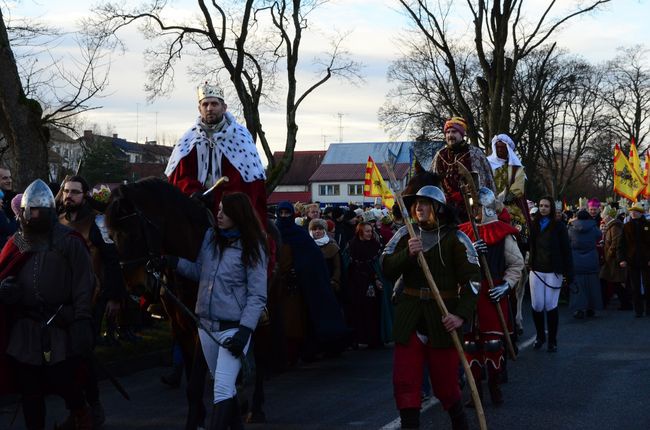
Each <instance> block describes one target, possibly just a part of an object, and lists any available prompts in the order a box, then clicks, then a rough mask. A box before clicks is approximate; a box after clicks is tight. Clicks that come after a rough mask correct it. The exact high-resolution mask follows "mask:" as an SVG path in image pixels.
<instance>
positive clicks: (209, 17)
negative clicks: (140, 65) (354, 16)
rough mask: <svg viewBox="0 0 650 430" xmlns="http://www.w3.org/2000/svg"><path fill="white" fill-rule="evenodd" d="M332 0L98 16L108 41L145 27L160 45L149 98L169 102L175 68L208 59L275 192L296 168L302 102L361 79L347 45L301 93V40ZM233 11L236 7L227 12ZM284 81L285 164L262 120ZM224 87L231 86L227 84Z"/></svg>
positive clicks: (110, 6) (274, 0) (160, 0)
mask: <svg viewBox="0 0 650 430" xmlns="http://www.w3.org/2000/svg"><path fill="white" fill-rule="evenodd" d="M323 3H326V0H246V1H239V2H237V1H233V2H219V3H217V2H214V1H213V2H205V1H204V0H197V2H196V4H197V8H198V10H197V12H198V15H199V19H197V20H195V21H191V22H183V21H180V20H174V19H173V18H170V17H169V16H168V15H165V13H164V12H165V11H166V8H167V1H165V0H154V1H153V2H152V3H151V4H150V5H149V6H148V7H138V8H134V9H130V10H129V9H126V8H124V7H122V6H120V5H117V4H114V3H104V4H103V5H101V6H100V7H99V8H98V9H97V20H96V23H97V24H98V25H101V26H103V28H104V31H105V33H106V34H113V35H116V36H117V34H118V31H119V30H120V29H122V28H123V27H125V26H130V25H132V24H133V23H135V22H140V23H141V24H142V27H141V28H142V29H143V30H144V32H145V34H146V35H147V36H148V37H151V38H157V39H159V40H161V45H159V46H158V47H157V48H153V49H152V50H151V51H150V52H149V57H148V58H149V59H151V60H155V61H154V62H152V63H151V64H152V65H151V67H150V68H149V70H148V74H149V80H148V83H147V85H146V89H147V90H148V91H149V94H150V96H151V97H157V96H159V95H163V94H166V93H167V92H168V91H169V90H170V89H171V88H172V87H173V80H174V67H175V66H176V65H177V62H178V60H179V59H180V57H181V55H183V54H196V53H200V54H201V55H202V57H201V58H199V59H198V61H201V62H202V64H207V65H208V66H212V67H213V69H212V71H213V75H215V76H217V77H219V76H222V74H223V75H225V77H227V78H228V80H230V82H231V83H232V86H233V88H234V91H235V93H236V95H237V98H238V100H239V102H240V103H241V109H242V113H243V116H244V119H245V121H246V127H247V128H248V130H249V131H250V133H251V135H252V136H253V138H254V139H255V140H257V139H259V141H260V143H261V144H262V148H263V149H264V153H265V155H266V158H267V159H268V161H269V173H268V178H267V182H266V188H267V191H268V192H270V191H272V190H273V189H274V188H275V186H276V185H277V184H278V183H279V181H280V179H281V178H282V176H283V175H284V174H285V173H286V171H287V170H288V169H289V167H290V165H291V162H292V161H293V153H294V150H295V147H296V138H297V134H298V122H297V113H298V109H299V107H300V105H301V104H302V102H303V101H304V100H305V99H306V98H307V97H308V96H309V95H310V94H312V93H313V92H314V91H315V90H316V89H318V88H319V87H320V86H322V85H323V84H324V83H325V82H327V81H328V80H330V78H332V77H335V76H339V77H344V78H348V79H352V80H355V79H361V78H360V74H359V69H360V65H359V64H358V63H357V62H355V61H352V60H350V59H349V56H348V53H347V52H346V51H345V50H344V49H343V48H342V45H341V42H342V40H343V37H337V38H335V39H333V40H332V44H331V49H330V50H329V51H328V52H327V53H326V54H325V55H324V58H323V59H321V60H318V61H316V64H317V65H319V66H320V69H319V72H318V73H319V74H318V76H317V77H316V78H315V79H314V81H313V82H312V83H310V84H307V85H306V86H304V87H300V86H299V85H298V80H297V77H296V75H297V72H298V70H299V64H300V53H301V43H302V37H303V33H304V32H305V31H306V30H307V29H308V28H309V22H310V21H309V17H310V15H311V14H312V13H313V12H314V10H315V9H317V8H318V7H319V6H321V5H322V4H323ZM229 6H231V7H229ZM280 73H282V74H283V75H284V78H285V81H284V82H283V85H285V86H286V87H285V93H284V97H285V99H284V105H285V123H286V130H287V133H286V141H285V151H284V157H283V158H282V159H281V160H279V161H278V160H274V158H273V156H272V151H271V148H270V145H269V142H268V140H267V137H266V134H265V130H264V127H263V124H262V118H261V115H260V107H261V105H262V103H264V102H265V101H267V100H268V99H269V98H270V92H271V91H272V90H273V89H274V88H275V84H276V81H275V79H277V76H279V74H280ZM222 80H224V81H225V79H222Z"/></svg>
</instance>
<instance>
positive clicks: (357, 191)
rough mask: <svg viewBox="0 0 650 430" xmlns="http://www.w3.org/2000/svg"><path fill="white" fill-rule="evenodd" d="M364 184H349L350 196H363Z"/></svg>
mask: <svg viewBox="0 0 650 430" xmlns="http://www.w3.org/2000/svg"><path fill="white" fill-rule="evenodd" d="M362 195H363V184H348V196H362Z"/></svg>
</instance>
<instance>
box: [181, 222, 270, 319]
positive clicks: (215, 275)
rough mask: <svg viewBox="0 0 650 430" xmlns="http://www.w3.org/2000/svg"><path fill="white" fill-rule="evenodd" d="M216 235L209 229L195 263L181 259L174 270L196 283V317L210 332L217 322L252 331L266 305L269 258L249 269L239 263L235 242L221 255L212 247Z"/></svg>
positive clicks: (238, 247)
mask: <svg viewBox="0 0 650 430" xmlns="http://www.w3.org/2000/svg"><path fill="white" fill-rule="evenodd" d="M214 240H215V231H214V229H211V228H210V229H208V231H206V233H205V236H204V238H203V244H202V245H201V250H200V251H199V255H198V257H197V259H196V262H192V261H189V260H185V259H184V258H180V259H179V261H178V266H177V268H176V270H177V271H178V273H180V274H181V275H182V276H185V277H186V278H188V279H191V280H193V281H197V282H199V292H198V296H197V299H196V314H197V315H198V316H199V318H200V319H201V320H202V322H204V323H205V324H206V325H207V326H208V327H210V328H211V329H212V330H218V329H219V327H218V326H217V325H216V324H215V323H216V322H217V321H228V322H237V321H238V322H239V324H240V325H243V326H244V327H247V328H249V329H251V330H255V327H257V322H258V320H259V319H260V315H261V314H262V310H263V309H264V305H265V304H266V281H267V276H266V273H267V272H266V269H267V265H268V256H267V255H266V253H265V252H264V251H262V250H260V256H261V260H260V261H258V262H257V264H255V265H252V266H246V265H244V262H243V261H242V251H243V250H242V243H241V240H236V241H235V242H233V243H231V244H230V245H228V246H226V247H225V248H224V249H223V251H221V250H220V249H219V247H218V246H215V243H214Z"/></svg>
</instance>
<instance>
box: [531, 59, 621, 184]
mask: <svg viewBox="0 0 650 430" xmlns="http://www.w3.org/2000/svg"><path fill="white" fill-rule="evenodd" d="M558 66H560V69H559V70H558V71H557V75H558V76H556V77H553V79H552V80H550V81H549V83H550V84H551V85H549V88H555V89H556V91H555V94H554V97H552V98H551V97H547V98H546V100H547V102H546V103H545V105H544V108H543V109H542V110H540V112H539V114H540V115H543V117H544V118H545V121H544V124H545V125H544V129H545V133H544V135H543V136H539V137H540V139H541V140H540V141H539V142H538V143H539V144H540V146H541V157H540V158H539V163H538V166H537V167H538V169H537V172H538V173H539V174H540V175H541V177H542V178H544V180H545V182H546V191H547V192H549V193H550V194H551V195H553V196H563V195H565V194H566V192H567V191H568V190H570V189H571V186H572V184H573V183H574V182H575V181H576V180H577V179H579V178H581V177H582V176H583V175H584V174H585V173H587V172H588V171H590V170H591V169H592V167H593V166H594V159H593V156H592V154H593V152H594V150H595V147H594V145H593V144H594V141H595V140H596V138H597V137H599V136H600V133H601V131H602V130H603V129H605V128H606V127H607V126H608V115H607V112H606V106H605V105H604V104H603V103H602V91H603V80H604V72H603V71H602V69H600V68H597V67H594V66H591V65H589V64H587V63H585V62H584V61H581V60H570V61H563V62H560V63H559V64H558ZM549 99H551V100H552V102H551V101H549Z"/></svg>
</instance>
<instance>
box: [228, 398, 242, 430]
mask: <svg viewBox="0 0 650 430" xmlns="http://www.w3.org/2000/svg"><path fill="white" fill-rule="evenodd" d="M234 399H235V402H234V404H233V410H232V417H231V418H230V430H244V423H243V422H242V419H241V408H240V407H239V399H237V396H235V397H234Z"/></svg>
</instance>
